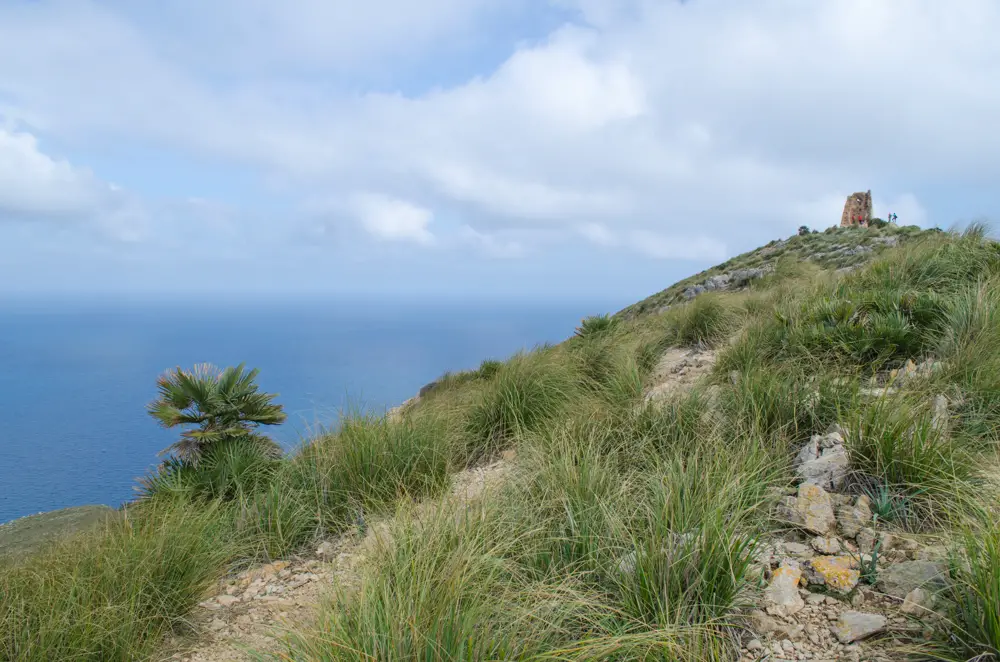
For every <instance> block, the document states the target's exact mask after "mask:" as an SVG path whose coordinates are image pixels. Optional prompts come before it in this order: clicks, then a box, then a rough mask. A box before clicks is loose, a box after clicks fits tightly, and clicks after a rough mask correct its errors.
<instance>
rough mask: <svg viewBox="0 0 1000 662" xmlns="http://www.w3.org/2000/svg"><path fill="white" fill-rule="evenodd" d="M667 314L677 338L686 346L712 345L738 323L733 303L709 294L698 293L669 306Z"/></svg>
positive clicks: (731, 330) (732, 329) (730, 331)
mask: <svg viewBox="0 0 1000 662" xmlns="http://www.w3.org/2000/svg"><path fill="white" fill-rule="evenodd" d="M675 311H676V312H675ZM668 316H669V317H670V318H671V319H672V321H673V323H674V331H675V333H676V338H677V341H678V342H679V343H681V344H687V345H694V344H698V343H701V344H706V345H708V344H713V343H715V342H717V341H719V340H722V339H723V338H725V337H726V336H728V335H729V334H730V333H732V332H733V331H734V330H735V329H736V326H737V324H738V322H739V318H738V315H737V312H736V307H735V305H734V304H733V302H732V301H731V300H730V299H727V298H723V297H722V296H718V295H712V294H702V295H701V296H699V297H697V298H695V299H694V300H693V301H691V302H690V303H688V304H687V305H686V306H680V307H677V308H674V309H671V310H670V311H669V313H668Z"/></svg>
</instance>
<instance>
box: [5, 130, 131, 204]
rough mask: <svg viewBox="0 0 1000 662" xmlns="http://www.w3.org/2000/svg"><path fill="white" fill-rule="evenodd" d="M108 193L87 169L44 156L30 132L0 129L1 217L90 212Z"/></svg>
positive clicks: (106, 187) (106, 188)
mask: <svg viewBox="0 0 1000 662" xmlns="http://www.w3.org/2000/svg"><path fill="white" fill-rule="evenodd" d="M110 193H111V189H110V188H109V187H108V186H107V185H105V184H103V183H102V182H99V181H98V180H97V179H96V178H95V177H94V176H93V175H92V174H91V173H90V172H88V171H87V170H83V169H80V168H75V167H73V166H72V165H71V164H70V163H69V162H68V161H65V160H62V159H56V158H52V157H51V156H49V155H47V154H45V153H43V152H42V151H41V150H40V149H39V147H38V141H37V139H36V138H35V136H33V135H31V134H30V133H25V132H23V131H12V130H5V129H3V128H0V217H2V216H10V217H14V218H24V217H39V216H41V217H51V216H67V215H73V214H81V213H90V212H91V211H93V210H94V209H96V208H98V207H99V206H101V204H102V201H103V200H104V199H105V198H106V197H107V196H108V195H109V194H110Z"/></svg>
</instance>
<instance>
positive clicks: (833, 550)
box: [809, 536, 840, 554]
mask: <svg viewBox="0 0 1000 662" xmlns="http://www.w3.org/2000/svg"><path fill="white" fill-rule="evenodd" d="M809 544H810V545H812V548H813V549H815V550H816V551H817V552H819V553H820V554H840V541H839V540H838V539H836V538H824V537H823V536H816V537H815V538H813V539H812V540H810V541H809Z"/></svg>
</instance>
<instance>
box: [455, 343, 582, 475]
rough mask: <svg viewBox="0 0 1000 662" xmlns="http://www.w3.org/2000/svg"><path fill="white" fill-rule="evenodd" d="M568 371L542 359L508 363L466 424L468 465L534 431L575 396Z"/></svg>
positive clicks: (530, 357)
mask: <svg viewBox="0 0 1000 662" xmlns="http://www.w3.org/2000/svg"><path fill="white" fill-rule="evenodd" d="M576 388H577V384H576V383H575V381H574V375H573V373H572V370H571V369H570V368H569V367H568V366H566V365H563V364H560V363H559V362H557V361H555V360H552V359H550V358H548V357H547V356H545V355H521V356H518V357H515V358H514V359H512V360H511V361H510V362H508V363H507V364H506V365H505V366H504V368H503V370H501V371H500V372H499V373H497V375H496V376H495V377H494V379H493V381H492V382H491V383H490V384H489V385H488V386H487V387H486V389H485V390H484V391H483V392H482V394H481V396H480V399H479V401H478V402H477V403H476V404H475V405H474V406H473V407H472V410H471V411H470V412H469V416H468V419H467V424H466V433H467V435H468V443H467V447H466V450H465V453H464V455H465V460H466V462H472V461H475V460H477V459H480V458H482V457H487V456H490V455H491V454H493V453H495V452H497V451H498V450H499V449H500V448H501V447H502V446H503V445H505V444H507V443H509V442H510V441H511V440H512V439H513V438H514V437H515V436H516V435H518V434H521V433H524V432H529V431H533V430H538V429H539V428H540V427H541V426H542V425H544V424H545V423H546V422H547V421H549V420H551V419H552V418H553V417H554V416H556V415H557V414H558V413H559V412H561V411H562V410H563V409H564V407H565V406H566V404H567V402H568V401H569V399H570V397H572V395H573V394H574V392H576Z"/></svg>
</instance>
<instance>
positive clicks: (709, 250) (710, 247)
mask: <svg viewBox="0 0 1000 662" xmlns="http://www.w3.org/2000/svg"><path fill="white" fill-rule="evenodd" d="M629 243H630V244H631V246H632V247H633V248H634V249H635V250H637V251H638V252H640V253H644V254H646V255H648V256H650V257H653V258H657V259H661V260H665V259H669V260H708V261H710V262H722V261H723V260H725V259H726V245H725V244H724V243H722V242H720V241H716V240H715V239H711V238H709V237H704V236H702V237H685V236H676V235H664V234H659V233H657V232H650V231H649V230H636V231H634V232H631V233H630V234H629Z"/></svg>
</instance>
